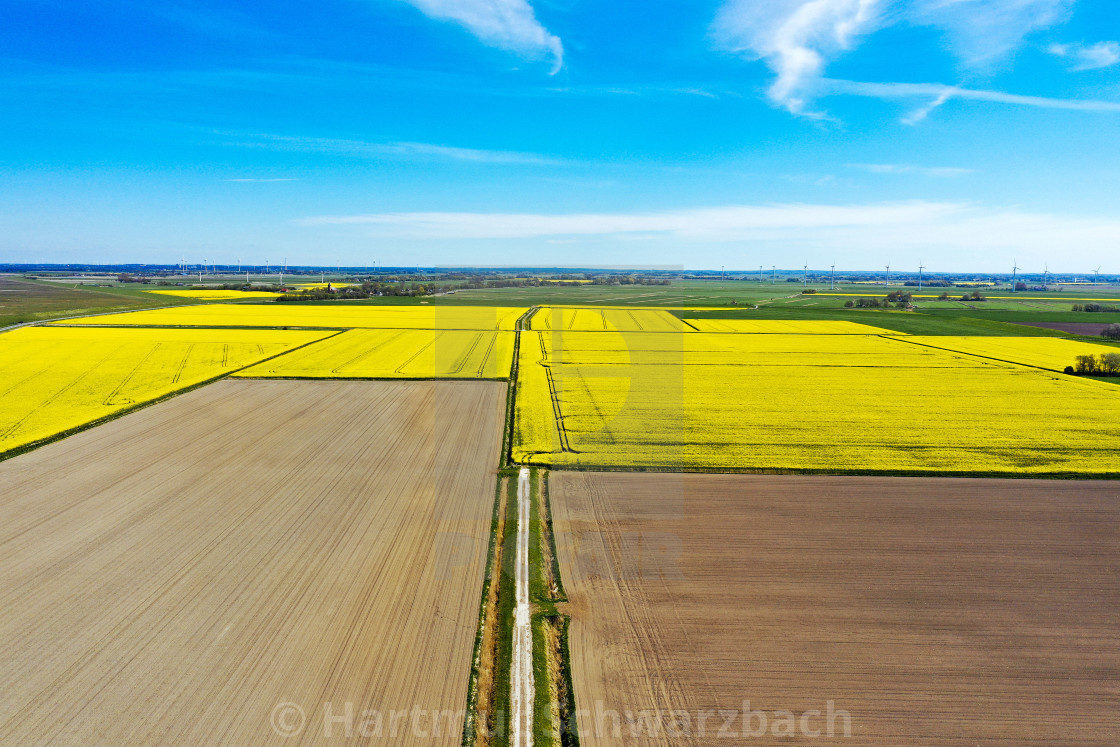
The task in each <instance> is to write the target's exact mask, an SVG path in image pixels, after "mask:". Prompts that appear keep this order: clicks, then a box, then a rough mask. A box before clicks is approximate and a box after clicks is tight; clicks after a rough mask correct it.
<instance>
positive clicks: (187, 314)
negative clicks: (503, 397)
mask: <svg viewBox="0 0 1120 747" xmlns="http://www.w3.org/2000/svg"><path fill="white" fill-rule="evenodd" d="M525 311H526V309H523V308H521V309H518V308H504V307H502V308H498V307H489V306H358V305H351V304H343V303H342V302H335V303H332V302H328V303H325V304H322V305H318V304H309V303H306V302H288V303H269V304H203V305H198V306H176V307H173V308H168V309H153V310H151V311H134V312H129V313H127V314H112V315H107V316H88V317H83V318H81V319H72V320H69V321H67V322H65V323H66V324H111V325H140V326H164V327H313V328H325V329H477V330H488V329H495V330H512V329H513V328H514V325H515V323H516V322H517V319H518V317H520V316H521V315H522V314H524V313H525Z"/></svg>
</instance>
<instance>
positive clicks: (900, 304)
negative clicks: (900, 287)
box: [844, 291, 914, 309]
mask: <svg viewBox="0 0 1120 747" xmlns="http://www.w3.org/2000/svg"><path fill="white" fill-rule="evenodd" d="M913 298H914V297H913V295H911V294H910V293H908V292H906V291H891V292H890V293H888V294H887V296H886V298H883V299H878V298H859V299H856V300H852V299H850V298H849V299H848V300H847V301H845V302H844V308H846V309H851V308H853V307H854V308H857V309H889V308H891V306H892V305H893V306H894V307H895V308H899V309H907V308H910V306H911V302H912V301H913Z"/></svg>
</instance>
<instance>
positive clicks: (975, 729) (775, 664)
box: [550, 472, 1120, 747]
mask: <svg viewBox="0 0 1120 747" xmlns="http://www.w3.org/2000/svg"><path fill="white" fill-rule="evenodd" d="M550 481H551V482H550V486H551V487H550V495H551V501H552V510H553V516H554V522H555V523H554V530H555V536H556V542H557V548H558V553H559V560H560V568H561V574H562V579H563V582H564V585H565V588H566V590H567V592H568V596H569V598H570V600H571V602H570V608H569V612H570V613H571V615H572V628H571V655H572V675H573V680H574V685H575V693H576V708H577V711H578V719H577V720H578V723H579V729H580V738H581V744H582V745H584V747H595V746H596V745H618V744H626V745H653V744H657V745H718V744H779V743H780V744H788V743H795V744H828V743H831V742H832V741H836V742H838V743H847V744H860V745H882V746H883V747H887V746H891V747H896V746H897V745H977V744H1007V745H1048V746H1053V745H1102V744H1116V743H1118V741H1120V718H1118V717H1117V709H1118V707H1120V576H1118V575H1117V572H1116V569H1117V568H1118V567H1120V483H1113V482H1066V481H1027V480H980V479H951V478H891V477H887V478H883V477H808V476H801V477H790V476H761V475H759V476H746V475H743V476H734V475H701V474H690V475H670V474H620V473H612V474H595V473H574V472H568V473H561V472H553V473H552V475H551V477H550ZM748 700H749V706H747V705H745V701H748ZM830 703H831V705H830ZM673 709H678V710H679V711H680V712H679V713H677V714H675V715H673V716H672V717H670V715H669V714H668V711H670V710H673ZM657 710H660V711H661V715H660V716H657V715H655V714H654V712H655V711H657ZM643 711H646V713H644V714H643ZM830 711H831V712H832V723H831V733H832V735H833V739H830V738H829V726H830V725H829V718H828V716H829V712H830ZM848 723H850V734H851V738H848V739H845V738H844V736H843V735H844V733H845V727H846V726H847V725H848ZM651 728H657V729H660V733H659V734H658V735H657V736H656V737H654V738H651V737H650V736H649V731H650V729H651Z"/></svg>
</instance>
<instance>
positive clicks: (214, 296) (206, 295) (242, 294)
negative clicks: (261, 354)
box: [145, 289, 280, 301]
mask: <svg viewBox="0 0 1120 747" xmlns="http://www.w3.org/2000/svg"><path fill="white" fill-rule="evenodd" d="M145 293H156V294H158V295H161V296H179V297H181V298H195V299H198V300H199V301H233V300H236V299H240V298H276V297H277V296H279V295H280V294H279V293H269V292H267V291H236V290H187V289H183V290H151V291H145Z"/></svg>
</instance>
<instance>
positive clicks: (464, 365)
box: [235, 329, 514, 379]
mask: <svg viewBox="0 0 1120 747" xmlns="http://www.w3.org/2000/svg"><path fill="white" fill-rule="evenodd" d="M513 338H514V333H513V332H494V331H465V330H454V331H448V330H438V331H437V330H430V329H386V330H372V329H358V330H352V331H350V332H343V333H342V334H339V335H336V336H334V337H332V338H330V339H329V340H324V341H322V342H319V343H316V344H314V345H308V346H307V347H305V348H303V349H301V350H297V351H296V352H294V353H290V354H288V355H284V356H281V357H279V358H273V359H272V360H269V361H266V362H264V363H261V364H259V365H256V366H252V367H250V368H247V369H245V370H243V371H240V372H239V373H237V374H235V376H240V377H250V378H301V379H306V378H339V379H430V378H453V379H458V378H470V379H506V378H509V372H510V367H511V366H512V365H513Z"/></svg>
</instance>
